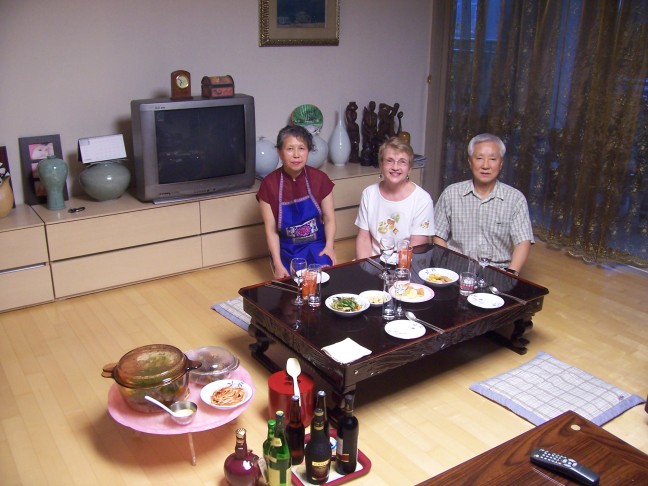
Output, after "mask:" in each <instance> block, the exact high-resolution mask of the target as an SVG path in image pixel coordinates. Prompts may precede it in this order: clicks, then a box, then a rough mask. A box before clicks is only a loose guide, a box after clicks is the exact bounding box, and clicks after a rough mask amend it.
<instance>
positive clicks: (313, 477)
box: [304, 408, 331, 484]
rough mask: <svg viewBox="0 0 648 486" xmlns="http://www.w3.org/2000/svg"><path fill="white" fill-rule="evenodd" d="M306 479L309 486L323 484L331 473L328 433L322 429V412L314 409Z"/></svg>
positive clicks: (306, 455)
mask: <svg viewBox="0 0 648 486" xmlns="http://www.w3.org/2000/svg"><path fill="white" fill-rule="evenodd" d="M304 454H305V457H306V479H307V480H308V482H309V483H311V484H323V483H325V482H326V481H328V478H329V473H330V472H331V443H330V442H329V434H328V431H327V430H326V429H325V428H324V411H323V410H322V409H321V408H316V409H315V417H313V421H312V422H311V435H310V440H309V441H308V444H306V449H305V451H304Z"/></svg>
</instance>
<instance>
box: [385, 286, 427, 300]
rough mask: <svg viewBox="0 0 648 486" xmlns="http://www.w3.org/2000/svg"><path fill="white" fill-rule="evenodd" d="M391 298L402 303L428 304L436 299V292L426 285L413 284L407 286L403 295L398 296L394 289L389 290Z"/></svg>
mask: <svg viewBox="0 0 648 486" xmlns="http://www.w3.org/2000/svg"><path fill="white" fill-rule="evenodd" d="M389 293H390V294H391V296H392V297H393V298H394V299H396V300H400V301H401V302H409V303H410V304H419V303H421V302H427V301H428V300H430V299H432V297H434V291H433V290H432V289H430V288H428V287H426V286H425V285H421V284H415V283H411V284H409V285H408V286H407V289H406V290H405V292H403V295H398V294H397V293H396V289H395V288H394V287H392V288H390V289H389Z"/></svg>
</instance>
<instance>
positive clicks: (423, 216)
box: [355, 137, 434, 259]
mask: <svg viewBox="0 0 648 486" xmlns="http://www.w3.org/2000/svg"><path fill="white" fill-rule="evenodd" d="M378 160H379V166H380V182H377V183H376V184H372V185H371V186H369V187H367V188H366V189H365V190H364V191H362V198H361V200H360V207H359V209H358V216H357V218H356V221H355V225H356V226H357V227H358V236H357V238H356V258H358V259H360V258H366V257H369V256H372V255H377V254H379V253H380V239H381V238H382V237H384V236H391V237H393V238H394V240H395V241H399V240H409V241H410V244H411V245H412V246H416V245H421V244H424V243H428V241H429V237H430V236H432V235H433V234H434V208H433V205H432V198H431V197H430V195H429V194H428V193H427V192H426V191H425V190H424V189H423V188H422V187H420V186H417V185H416V184H414V183H413V182H412V181H410V178H409V173H410V171H411V170H412V166H413V164H414V152H413V151H412V147H410V145H409V144H408V143H406V142H404V141H402V140H400V139H399V138H397V137H393V138H390V139H389V140H387V141H386V142H385V143H383V144H382V145H381V146H380V150H379V151H378Z"/></svg>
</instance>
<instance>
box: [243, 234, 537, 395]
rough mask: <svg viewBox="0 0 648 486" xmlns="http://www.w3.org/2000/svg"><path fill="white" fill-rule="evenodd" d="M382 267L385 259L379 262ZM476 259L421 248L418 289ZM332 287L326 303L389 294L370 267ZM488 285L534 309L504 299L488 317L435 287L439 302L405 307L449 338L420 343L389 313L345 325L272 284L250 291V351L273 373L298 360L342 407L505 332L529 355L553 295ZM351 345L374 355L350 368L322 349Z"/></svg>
mask: <svg viewBox="0 0 648 486" xmlns="http://www.w3.org/2000/svg"><path fill="white" fill-rule="evenodd" d="M374 260H375V261H378V257H374ZM467 266H468V258H466V257H465V256H463V255H461V254H459V253H456V252H453V251H451V250H448V249H446V248H443V247H439V246H436V245H421V246H417V247H416V248H414V255H413V258H412V282H416V283H422V280H421V279H420V278H419V277H418V271H420V270H422V269H423V268H429V267H442V268H449V269H452V270H454V271H455V272H457V273H459V272H461V271H465V268H466V267H467ZM326 272H327V273H328V274H329V275H330V277H331V278H330V280H329V281H328V282H327V283H325V284H323V285H322V302H324V300H325V299H326V298H327V297H329V296H330V295H333V294H337V293H342V292H350V293H355V294H359V293H360V292H362V291H364V290H377V289H380V290H382V285H383V283H382V280H381V279H380V273H381V272H380V270H379V269H377V268H375V266H373V265H371V264H369V263H368V262H367V261H365V260H358V261H355V262H351V263H347V264H342V265H337V266H335V267H331V268H328V269H326ZM485 273H486V274H485V277H486V280H487V281H489V282H491V283H494V284H495V285H496V286H497V287H498V288H499V289H500V290H502V291H504V292H508V293H510V294H512V295H515V296H516V297H520V298H522V299H525V300H527V301H528V303H527V304H525V305H522V304H520V303H518V302H516V301H514V300H511V299H508V298H506V297H505V298H504V300H505V304H504V305H503V306H502V307H500V308H497V309H482V308H478V307H475V306H473V305H471V304H469V303H468V302H467V300H466V297H463V296H461V295H460V294H459V288H458V286H457V285H456V284H455V285H451V286H448V287H440V288H439V287H433V289H434V292H435V295H434V298H432V300H429V301H427V302H423V303H415V304H407V303H405V304H403V308H404V309H405V310H411V311H413V312H415V313H416V315H417V316H418V317H419V318H421V319H423V320H426V321H428V322H431V323H432V324H435V325H436V326H438V327H441V328H443V329H444V330H445V332H444V333H443V334H439V333H437V332H435V331H432V330H429V329H427V330H426V333H425V335H423V336H421V337H420V338H416V339H411V340H403V339H398V338H395V337H392V336H390V335H388V334H387V333H386V332H385V331H384V326H385V322H384V321H383V319H382V314H381V308H380V307H371V308H370V309H369V310H367V311H366V312H365V313H363V314H362V315H360V316H357V317H352V318H348V317H347V318H345V317H339V316H337V315H335V314H334V313H333V312H332V311H331V310H329V309H328V308H326V307H325V305H324V304H322V306H321V307H319V308H317V309H311V308H309V307H308V306H305V307H296V306H294V305H293V304H292V303H291V301H292V299H293V298H294V294H292V293H290V292H285V291H282V290H280V289H276V288H272V287H268V286H267V284H268V282H264V283H261V284H257V285H253V286H250V287H245V288H242V289H241V290H240V291H239V293H240V294H241V295H242V296H243V308H244V310H245V311H246V312H247V313H248V314H250V316H251V324H250V328H249V332H250V335H252V336H253V337H254V338H255V339H256V342H255V343H254V344H252V345H251V346H250V347H251V349H252V355H253V356H254V357H255V358H256V359H258V360H259V361H261V362H262V363H263V364H264V365H265V366H266V367H268V368H269V369H270V370H271V371H277V370H279V369H283V368H284V367H285V363H286V359H287V358H288V357H297V358H298V359H300V361H301V363H302V369H304V371H306V372H307V373H308V374H310V375H311V376H312V377H313V378H314V379H315V381H316V382H319V383H318V385H319V384H321V383H322V381H323V382H325V383H326V384H328V387H327V388H330V389H331V390H332V392H333V394H334V400H335V402H336V403H337V402H338V401H339V399H340V398H341V397H342V396H343V395H344V394H346V393H349V392H354V391H355V387H356V385H357V384H358V383H360V382H361V381H363V380H366V379H368V378H371V377H374V376H377V375H379V374H381V373H383V372H385V371H388V370H392V369H394V368H398V367H400V366H402V365H404V364H406V363H410V362H413V361H417V360H419V359H421V358H423V357H425V356H428V355H431V354H433V353H436V352H438V351H439V350H441V349H444V348H446V347H449V346H452V345H454V344H457V343H460V342H463V341H467V340H469V339H471V338H473V337H475V336H479V335H482V334H485V333H488V332H490V331H494V330H495V329H498V328H501V327H503V326H507V325H512V326H513V328H514V330H513V333H512V335H511V337H510V338H508V339H506V343H507V345H509V346H510V347H511V348H512V349H515V350H516V351H518V352H521V353H524V352H526V347H525V344H526V343H528V341H526V339H525V338H523V337H522V335H523V334H524V332H525V331H526V330H527V329H528V328H529V327H530V326H531V318H532V316H533V315H534V314H535V313H536V312H538V311H539V310H540V309H541V308H542V301H543V297H544V296H545V295H546V294H547V293H548V292H549V291H548V290H547V289H546V288H544V287H541V286H539V285H536V284H534V283H532V282H529V281H526V280H524V279H520V278H516V277H514V276H513V275H511V274H508V273H506V272H503V271H501V270H498V269H495V268H492V267H488V268H486V272H485ZM347 337H348V338H351V339H353V340H354V341H355V342H357V343H358V344H360V345H362V346H364V347H365V348H368V349H370V350H371V351H372V352H371V354H370V355H369V356H365V357H364V358H361V359H359V360H356V361H354V362H352V363H350V364H341V363H338V362H337V361H335V360H333V359H332V358H331V357H329V356H328V355H327V354H326V353H324V351H322V348H323V347H325V346H328V345H330V344H334V343H337V342H339V341H342V340H344V339H345V338H347Z"/></svg>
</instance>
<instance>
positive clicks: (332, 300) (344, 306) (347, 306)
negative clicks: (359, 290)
mask: <svg viewBox="0 0 648 486" xmlns="http://www.w3.org/2000/svg"><path fill="white" fill-rule="evenodd" d="M324 304H325V305H326V307H328V308H329V309H331V310H332V311H333V312H335V313H336V314H337V315H338V316H342V317H353V316H357V315H359V314H362V313H363V312H364V311H366V310H367V309H368V308H369V305H370V304H369V301H368V300H367V299H365V298H364V297H360V296H359V295H356V294H335V295H331V296H330V297H329V298H327V299H326V301H324Z"/></svg>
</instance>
